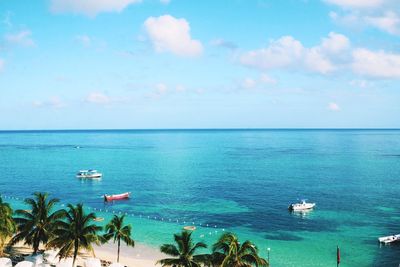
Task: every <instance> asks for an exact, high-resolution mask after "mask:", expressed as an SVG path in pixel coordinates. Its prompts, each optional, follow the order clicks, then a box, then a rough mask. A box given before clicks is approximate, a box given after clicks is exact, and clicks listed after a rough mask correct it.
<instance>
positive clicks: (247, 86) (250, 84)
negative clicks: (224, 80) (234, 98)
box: [242, 78, 257, 89]
mask: <svg viewBox="0 0 400 267" xmlns="http://www.w3.org/2000/svg"><path fill="white" fill-rule="evenodd" d="M256 84H257V83H256V81H255V80H253V79H251V78H246V79H244V80H243V82H242V87H243V88H245V89H251V88H254V87H255V86H256Z"/></svg>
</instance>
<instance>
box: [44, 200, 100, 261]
mask: <svg viewBox="0 0 400 267" xmlns="http://www.w3.org/2000/svg"><path fill="white" fill-rule="evenodd" d="M67 208H68V210H62V213H63V218H62V219H59V220H58V221H57V222H56V229H55V231H54V238H53V239H51V240H50V241H49V243H48V246H47V247H50V248H59V249H60V251H59V252H58V256H59V257H60V258H67V257H69V256H71V255H72V256H73V262H72V266H75V261H76V257H77V256H78V252H79V250H81V249H86V250H87V251H91V252H93V247H92V243H96V244H98V245H99V244H100V240H101V237H100V236H99V235H98V234H97V232H99V231H101V229H102V227H100V226H97V225H95V224H92V223H91V222H92V221H93V219H94V218H96V215H95V214H94V213H93V212H92V213H89V214H85V212H84V210H83V205H82V204H77V205H76V206H74V205H71V204H68V205H67Z"/></svg>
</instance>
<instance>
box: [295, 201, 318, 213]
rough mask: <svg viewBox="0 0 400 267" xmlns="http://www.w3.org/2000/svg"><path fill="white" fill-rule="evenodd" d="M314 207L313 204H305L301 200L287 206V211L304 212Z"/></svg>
mask: <svg viewBox="0 0 400 267" xmlns="http://www.w3.org/2000/svg"><path fill="white" fill-rule="evenodd" d="M314 207H315V203H307V202H306V201H305V200H302V201H301V202H300V203H293V204H290V205H289V210H291V211H304V210H310V209H312V208H314Z"/></svg>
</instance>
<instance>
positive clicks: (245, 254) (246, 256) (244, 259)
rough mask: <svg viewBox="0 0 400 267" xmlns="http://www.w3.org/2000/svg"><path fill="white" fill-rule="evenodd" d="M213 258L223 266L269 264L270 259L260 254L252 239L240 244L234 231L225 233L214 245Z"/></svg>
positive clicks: (242, 266)
mask: <svg viewBox="0 0 400 267" xmlns="http://www.w3.org/2000/svg"><path fill="white" fill-rule="evenodd" d="M212 258H213V260H214V263H215V264H217V265H218V266H221V267H252V266H269V263H268V261H266V260H265V259H263V258H261V257H260V256H259V255H258V249H257V247H256V246H255V245H254V244H253V243H251V242H250V241H248V240H247V241H245V242H244V243H243V244H240V242H239V240H238V238H237V237H236V236H235V235H234V234H233V233H225V234H223V235H222V236H221V237H220V238H219V240H218V241H217V243H215V244H214V246H213V254H212Z"/></svg>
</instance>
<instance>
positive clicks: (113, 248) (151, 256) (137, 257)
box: [12, 242, 166, 267]
mask: <svg viewBox="0 0 400 267" xmlns="http://www.w3.org/2000/svg"><path fill="white" fill-rule="evenodd" d="M40 249H44V248H43V247H40ZM32 252H33V251H32V248H31V247H28V246H26V245H24V244H23V243H22V242H19V243H18V244H16V245H15V246H14V247H13V249H12V254H14V255H15V254H25V255H27V254H31V253H32ZM94 254H95V257H96V258H98V259H101V260H104V261H110V262H113V263H114V262H117V245H116V244H113V243H107V244H103V245H101V246H94ZM165 256H166V255H163V254H162V253H161V252H160V251H159V250H157V249H156V248H152V247H150V246H147V245H144V244H141V243H136V244H135V247H127V246H126V245H125V244H121V251H120V260H119V262H120V263H121V264H123V265H124V266H128V267H154V266H156V262H157V261H158V260H159V259H162V258H164V257H165ZM91 257H93V255H92V253H81V254H80V255H79V256H78V259H77V265H79V266H84V260H85V258H91ZM158 266H160V265H158Z"/></svg>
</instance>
